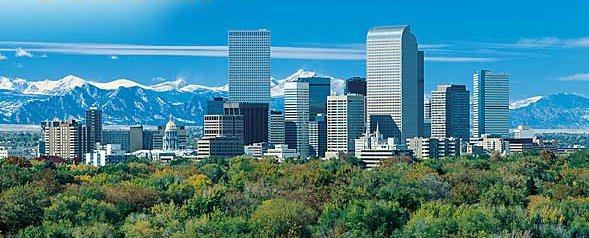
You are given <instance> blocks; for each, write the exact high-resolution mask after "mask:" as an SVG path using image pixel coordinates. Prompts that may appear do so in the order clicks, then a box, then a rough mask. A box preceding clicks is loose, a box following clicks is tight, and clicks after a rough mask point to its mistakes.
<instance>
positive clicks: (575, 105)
mask: <svg viewBox="0 0 589 238" xmlns="http://www.w3.org/2000/svg"><path fill="white" fill-rule="evenodd" d="M510 109H511V110H510V121H511V127H516V126H518V125H527V126H530V127H532V128H538V129H560V128H569V129H577V128H579V129H581V128H582V129H587V128H589V98H586V97H583V96H581V95H577V94H570V93H558V94H552V95H548V96H545V97H540V96H538V97H532V98H529V99H526V100H522V101H520V102H516V103H513V104H512V105H511V106H510Z"/></svg>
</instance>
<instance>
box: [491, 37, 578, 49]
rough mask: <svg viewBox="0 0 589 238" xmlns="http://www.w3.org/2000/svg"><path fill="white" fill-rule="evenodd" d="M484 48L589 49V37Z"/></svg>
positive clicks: (548, 38) (497, 44) (542, 38)
mask: <svg viewBox="0 0 589 238" xmlns="http://www.w3.org/2000/svg"><path fill="white" fill-rule="evenodd" d="M481 45H483V46H488V47H492V48H512V49H547V50H548V49H559V48H586V47H589V37H580V38H560V37H540V38H522V39H520V40H518V41H516V42H513V43H483V44H481Z"/></svg>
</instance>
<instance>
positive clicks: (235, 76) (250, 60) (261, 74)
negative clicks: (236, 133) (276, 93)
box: [228, 30, 270, 126]
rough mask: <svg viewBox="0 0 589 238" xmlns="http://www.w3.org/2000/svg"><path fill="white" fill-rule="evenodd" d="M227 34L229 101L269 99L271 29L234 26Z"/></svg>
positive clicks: (262, 101)
mask: <svg viewBox="0 0 589 238" xmlns="http://www.w3.org/2000/svg"><path fill="white" fill-rule="evenodd" d="M228 35H229V36H228V44H229V62H228V66H229V101H231V102H248V103H266V104H267V103H270V31H269V30H232V31H229V34H228ZM246 126H247V125H246Z"/></svg>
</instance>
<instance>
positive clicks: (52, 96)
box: [0, 69, 344, 125]
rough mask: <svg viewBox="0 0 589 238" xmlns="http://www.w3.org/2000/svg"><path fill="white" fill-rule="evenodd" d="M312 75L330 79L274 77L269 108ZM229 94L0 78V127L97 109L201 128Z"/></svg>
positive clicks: (171, 85) (125, 120)
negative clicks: (216, 100) (210, 107)
mask: <svg viewBox="0 0 589 238" xmlns="http://www.w3.org/2000/svg"><path fill="white" fill-rule="evenodd" d="M312 76H323V77H329V76H324V75H320V74H318V73H315V72H311V71H305V70H302V69H301V70H298V71H297V72H295V73H293V74H292V75H290V76H288V77H286V78H283V79H276V78H272V79H271V92H272V107H273V108H282V107H283V106H282V105H283V103H282V98H283V94H284V83H285V82H287V81H293V80H296V79H297V78H299V77H302V78H304V77H312ZM329 78H331V80H332V91H333V93H335V94H341V93H343V90H344V88H343V87H344V80H342V79H337V78H333V77H329ZM228 90H229V86H228V85H224V86H220V87H207V86H202V85H196V84H188V83H186V82H185V81H183V80H175V81H168V82H162V83H158V84H155V85H143V84H140V83H137V82H135V81H132V80H128V79H117V80H114V81H111V82H106V83H103V82H93V81H88V80H84V79H82V78H79V77H76V76H73V75H69V76H66V77H64V78H62V79H59V80H43V81H27V80H25V79H20V78H16V79H9V78H6V77H0V123H4V124H38V123H40V122H41V121H44V120H50V119H52V118H61V119H64V118H74V119H79V120H83V118H84V115H85V110H86V109H87V108H88V107H90V106H91V105H92V104H97V105H99V107H100V108H101V109H102V110H103V119H104V121H105V123H106V124H125V125H129V124H144V125H163V124H165V121H166V120H167V118H168V116H169V115H173V116H174V118H175V119H176V120H177V121H178V122H179V123H180V124H182V125H202V118H203V113H204V110H205V108H206V100H208V99H211V98H213V97H218V96H224V97H226V96H227V92H228Z"/></svg>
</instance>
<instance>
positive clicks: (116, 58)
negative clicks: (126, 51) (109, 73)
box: [110, 55, 119, 60]
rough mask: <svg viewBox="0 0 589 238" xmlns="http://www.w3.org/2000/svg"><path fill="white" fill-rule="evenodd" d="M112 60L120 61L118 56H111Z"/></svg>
mask: <svg viewBox="0 0 589 238" xmlns="http://www.w3.org/2000/svg"><path fill="white" fill-rule="evenodd" d="M110 59H111V60H118V59H119V57H118V56H116V55H111V56H110Z"/></svg>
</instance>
